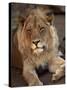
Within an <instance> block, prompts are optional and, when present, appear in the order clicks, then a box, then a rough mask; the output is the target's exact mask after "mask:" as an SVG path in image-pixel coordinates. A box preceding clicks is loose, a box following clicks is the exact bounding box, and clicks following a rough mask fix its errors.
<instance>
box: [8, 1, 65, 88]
mask: <svg viewBox="0 0 67 90" xmlns="http://www.w3.org/2000/svg"><path fill="white" fill-rule="evenodd" d="M37 6H38V7H45V6H46V7H47V8H49V9H51V10H52V12H53V13H54V16H55V20H54V24H55V27H56V29H57V33H58V36H59V42H60V45H59V50H60V51H61V53H62V55H61V57H63V58H64V59H65V6H53V5H37V4H23V3H11V4H10V7H11V9H10V12H11V13H10V14H11V18H9V19H10V21H11V34H13V33H14V32H15V31H16V30H17V26H18V22H17V17H18V16H22V17H24V18H26V17H27V16H28V14H29V12H30V11H31V10H32V9H33V8H36V7H37ZM11 36H12V35H11ZM11 44H12V43H11ZM12 48H13V46H12V47H11V65H10V66H11V67H10V68H11V69H10V70H11V73H10V74H11V75H10V78H11V79H10V80H11V86H12V87H18V86H26V85H27V84H26V82H25V81H24V79H23V77H22V70H21V65H20V63H21V62H20V61H19V60H20V58H19V57H18V55H19V54H17V53H16V52H17V51H15V50H13V49H12ZM19 56H20V55H19ZM20 57H21V56H20ZM39 78H40V80H41V81H42V82H43V83H44V85H53V84H64V83H65V78H64V77H63V78H62V79H60V80H58V81H57V82H52V81H51V74H50V73H49V72H47V71H46V72H45V73H44V74H43V75H39Z"/></svg>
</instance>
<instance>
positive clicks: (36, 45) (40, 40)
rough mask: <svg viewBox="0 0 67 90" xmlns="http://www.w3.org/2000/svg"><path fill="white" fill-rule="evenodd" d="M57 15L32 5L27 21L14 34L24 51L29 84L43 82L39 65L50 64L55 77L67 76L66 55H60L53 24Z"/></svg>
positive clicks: (53, 77) (25, 71)
mask: <svg viewBox="0 0 67 90" xmlns="http://www.w3.org/2000/svg"><path fill="white" fill-rule="evenodd" d="M53 20H54V16H53V14H52V13H51V12H50V10H46V9H45V10H43V9H40V8H36V9H33V10H32V11H31V13H30V14H29V16H28V17H27V18H26V20H25V22H24V25H23V27H22V24H21V25H20V26H19V27H18V30H17V32H16V33H15V35H14V42H15V41H16V40H15V39H17V41H18V43H15V45H17V46H18V47H17V48H18V50H19V52H20V53H21V55H22V64H23V66H22V67H23V77H24V78H25V80H26V82H27V83H28V85H29V86H32V85H43V83H42V82H41V81H40V80H39V78H38V75H37V73H36V69H38V68H39V67H42V68H43V69H44V68H46V66H47V68H48V70H49V72H51V73H52V80H58V79H59V78H61V77H62V76H64V67H65V66H64V64H65V62H64V59H62V58H61V57H60V56H59V55H58V45H59V43H58V36H57V32H56V29H55V27H54V25H53Z"/></svg>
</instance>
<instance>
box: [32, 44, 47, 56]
mask: <svg viewBox="0 0 67 90" xmlns="http://www.w3.org/2000/svg"><path fill="white" fill-rule="evenodd" d="M46 49H47V47H46V46H45V45H39V46H36V45H35V44H32V50H33V53H36V54H39V53H42V52H44V51H45V50H46Z"/></svg>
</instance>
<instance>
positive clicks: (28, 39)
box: [22, 11, 53, 54]
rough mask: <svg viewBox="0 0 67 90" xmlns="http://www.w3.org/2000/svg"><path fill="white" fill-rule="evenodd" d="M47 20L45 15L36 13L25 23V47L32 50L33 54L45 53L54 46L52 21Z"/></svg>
mask: <svg viewBox="0 0 67 90" xmlns="http://www.w3.org/2000/svg"><path fill="white" fill-rule="evenodd" d="M47 18H48V16H47V15H46V14H45V13H43V12H41V11H36V12H35V13H32V14H30V15H29V17H28V18H27V20H26V21H25V23H24V27H23V31H22V32H23V35H24V39H25V40H24V41H25V45H27V46H28V48H30V49H31V50H32V52H33V54H41V53H43V52H45V51H46V50H48V49H49V48H50V46H51V44H52V40H53V39H52V33H51V25H50V24H51V21H50V22H49V21H48V20H47ZM50 19H51V18H50Z"/></svg>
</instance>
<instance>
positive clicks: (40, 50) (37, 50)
mask: <svg viewBox="0 0 67 90" xmlns="http://www.w3.org/2000/svg"><path fill="white" fill-rule="evenodd" d="M43 51H44V49H43V48H37V49H34V50H33V53H34V54H37V55H39V54H41V53H42V52H43Z"/></svg>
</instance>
